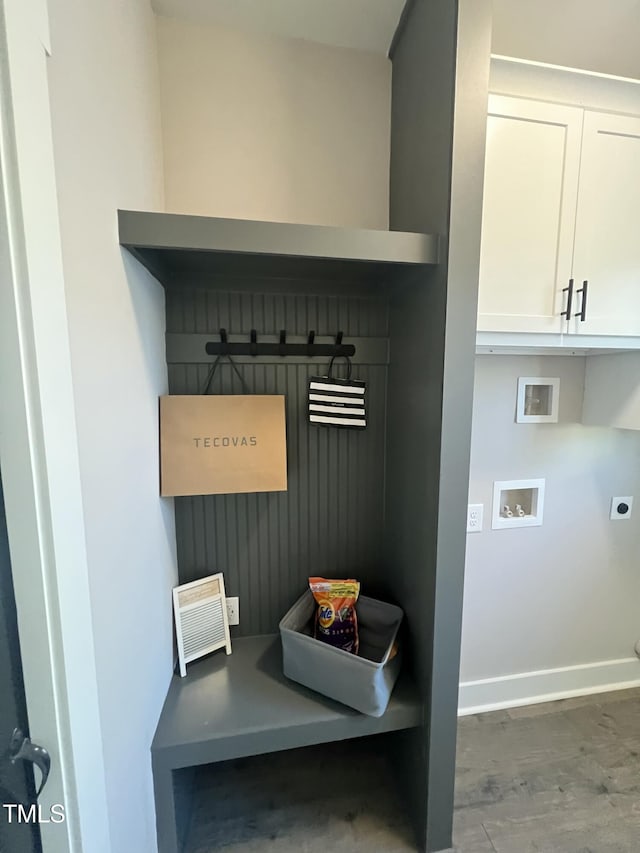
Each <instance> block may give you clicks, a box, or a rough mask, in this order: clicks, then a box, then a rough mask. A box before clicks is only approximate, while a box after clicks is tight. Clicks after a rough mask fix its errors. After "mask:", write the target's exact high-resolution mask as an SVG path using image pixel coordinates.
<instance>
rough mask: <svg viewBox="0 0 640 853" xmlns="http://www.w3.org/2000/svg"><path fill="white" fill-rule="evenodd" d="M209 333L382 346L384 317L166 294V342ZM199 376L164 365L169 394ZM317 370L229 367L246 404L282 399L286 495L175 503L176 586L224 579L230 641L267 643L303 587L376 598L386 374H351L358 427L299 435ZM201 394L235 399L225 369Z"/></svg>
mask: <svg viewBox="0 0 640 853" xmlns="http://www.w3.org/2000/svg"><path fill="white" fill-rule="evenodd" d="M221 326H223V327H225V328H227V330H228V331H229V332H233V333H234V334H246V335H248V333H249V331H250V329H251V328H256V329H257V330H258V331H259V332H267V333H274V332H276V331H277V330H279V329H280V328H286V329H287V331H288V332H290V333H291V334H306V332H307V331H308V330H309V329H310V328H313V329H315V330H316V331H317V332H318V333H323V334H327V333H328V332H329V331H337V330H338V329H340V330H342V331H344V333H345V336H349V335H353V334H356V333H357V334H358V335H361V336H369V335H373V336H376V337H381V336H384V337H386V335H387V334H388V309H387V306H386V304H385V302H384V301H383V300H380V299H375V298H374V299H370V300H365V299H360V298H354V297H327V296H314V295H312V296H298V295H286V296H283V295H279V294H249V293H241V294H240V293H221V292H219V291H214V290H206V289H201V288H196V289H184V290H181V291H180V292H176V291H172V290H169V291H168V292H167V328H168V331H170V332H180V333H188V332H197V333H203V334H204V333H211V334H213V333H214V332H217V330H218V329H219V328H220V327H221ZM209 366H210V365H209V363H207V364H170V365H169V391H170V393H172V394H196V393H200V392H201V391H202V388H203V387H204V384H205V380H206V376H207V372H208V369H209ZM326 367H327V362H326V361H325V360H317V363H316V364H313V365H307V364H291V363H289V362H288V361H287V360H286V359H284V360H282V362H278V363H273V364H264V363H260V364H242V365H241V366H240V370H241V372H242V374H243V376H244V378H245V382H246V383H247V386H248V388H249V389H250V391H251V392H254V393H257V394H286V397H287V401H286V412H287V456H288V471H289V489H288V491H287V492H286V493H272V494H257V495H256V494H249V495H210V496H201V497H185V498H176V500H175V505H176V531H177V543H178V565H179V573H180V580H181V582H187V581H190V580H194V579H196V578H198V577H202V576H203V575H206V574H208V573H210V572H214V571H222V572H224V576H225V584H226V590H227V594H228V595H237V596H239V598H240V617H241V625H240V628H239V630H237V632H236V633H238V634H240V635H252V634H262V633H270V632H273V631H276V630H277V626H278V621H279V619H280V618H281V616H282V615H284V613H285V612H286V610H287V609H288V608H289V606H290V605H291V604H292V603H293V601H294V600H295V598H296V597H297V596H298V595H299V594H300V593H301V592H302V590H303V589H304V588H305V586H306V583H307V578H308V576H309V575H313V574H320V575H329V576H335V577H342V576H354V577H357V578H359V579H360V580H361V581H362V582H363V584H364V585H365V587H366V588H367V590H368V591H370V592H374V593H375V592H376V591H377V590H379V589H380V588H381V583H380V576H381V572H380V569H381V548H382V529H383V514H384V496H383V489H384V452H385V446H384V445H385V419H386V412H385V407H386V393H387V391H386V377H387V368H386V366H384V365H358V366H357V368H355V369H354V376H356V375H357V377H358V378H360V379H364V380H365V381H366V382H367V383H368V387H367V397H368V412H369V424H370V426H369V428H368V429H367V430H365V431H355V430H353V431H351V430H337V429H326V428H322V427H313V426H310V425H309V424H308V423H307V420H306V405H307V383H308V378H309V376H312V375H318V374H322V373H325V372H326ZM337 368H338V370H339V371H341V370H342V368H341V365H339V364H338V365H337ZM338 375H342V372H340V373H339V374H338ZM212 391H213V392H214V393H241V391H242V388H241V384H240V381H239V380H238V378H237V376H236V375H235V373H234V371H233V370H232V368H231V367H230V365H228V364H227V363H223V364H221V365H220V367H219V368H218V375H216V378H215V379H214V382H213V385H212Z"/></svg>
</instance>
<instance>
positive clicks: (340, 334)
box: [336, 332, 343, 347]
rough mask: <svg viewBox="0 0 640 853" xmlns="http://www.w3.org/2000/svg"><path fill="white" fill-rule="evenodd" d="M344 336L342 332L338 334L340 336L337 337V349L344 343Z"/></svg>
mask: <svg viewBox="0 0 640 853" xmlns="http://www.w3.org/2000/svg"><path fill="white" fill-rule="evenodd" d="M342 335H343V333H342V332H338V334H337V335H336V346H337V347H339V346H340V344H341V343H342Z"/></svg>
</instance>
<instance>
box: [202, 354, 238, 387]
mask: <svg viewBox="0 0 640 853" xmlns="http://www.w3.org/2000/svg"><path fill="white" fill-rule="evenodd" d="M223 358H227V359H229V364H230V365H231V367H232V368H233V369H234V371H235V373H236V376H237V377H238V379H239V380H240V384H241V385H242V390H243V391H244V393H245V394H248V393H249V389H248V388H247V383H246V382H245V381H244V377H243V375H242V374H241V373H240V371H239V370H238V366H237V365H236V363H235V361H234V360H233V359H232V358H231V356H230V355H219V356H218V357H217V358H216V360H215V361H214V362H213V364H212V365H211V370H210V371H209V373H208V375H207V379H206V381H205V383H204V388H203V389H202V393H203V394H208V393H209V389H210V388H211V383H212V382H213V378H214V376H215V375H216V371H217V369H218V364H219V363H220V360H221V359H223Z"/></svg>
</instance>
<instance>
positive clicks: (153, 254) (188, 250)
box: [118, 210, 438, 285]
mask: <svg viewBox="0 0 640 853" xmlns="http://www.w3.org/2000/svg"><path fill="white" fill-rule="evenodd" d="M118 226H119V234H120V244H121V245H122V246H124V247H125V248H127V249H128V250H129V251H130V252H131V253H132V254H133V255H134V256H135V257H136V258H137V259H138V260H139V261H140V262H141V263H142V264H144V266H145V267H147V269H148V270H149V271H150V272H151V273H152V274H153V275H154V276H155V277H156V278H157V279H158V280H159V281H160V282H161V283H162V284H164V285H171V284H179V283H180V279H181V278H184V276H185V275H186V276H188V277H193V276H201V275H207V276H211V275H216V274H222V275H239V276H242V275H251V276H255V275H260V276H266V277H277V278H293V277H295V278H310V279H327V278H338V279H341V278H342V279H347V280H349V279H351V280H364V279H371V278H372V277H375V278H380V277H384V276H385V275H386V274H387V273H388V272H389V270H390V269H407V268H410V269H411V268H413V269H415V268H420V267H424V266H426V265H430V264H435V263H437V260H438V238H437V237H436V236H434V235H430V234H411V233H406V232H403V231H365V230H358V229H348V228H332V227H328V226H324V225H294V224H289V223H281V222H251V221H249V220H244V219H217V218H213V217H208V216H185V215H182V214H174V213H145V212H140V211H132V210H119V211H118Z"/></svg>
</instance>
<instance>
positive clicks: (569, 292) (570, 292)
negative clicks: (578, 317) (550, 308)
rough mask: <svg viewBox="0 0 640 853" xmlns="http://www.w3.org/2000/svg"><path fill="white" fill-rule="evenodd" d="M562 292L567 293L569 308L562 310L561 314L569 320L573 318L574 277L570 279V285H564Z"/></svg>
mask: <svg viewBox="0 0 640 853" xmlns="http://www.w3.org/2000/svg"><path fill="white" fill-rule="evenodd" d="M562 292H563V293H566V294H567V310H566V311H561V312H560V316H561V317H566V318H567V320H570V319H571V304H572V303H573V279H572V278H570V279H569V286H568V287H563V288H562Z"/></svg>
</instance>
